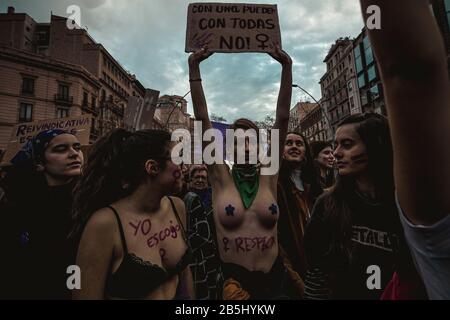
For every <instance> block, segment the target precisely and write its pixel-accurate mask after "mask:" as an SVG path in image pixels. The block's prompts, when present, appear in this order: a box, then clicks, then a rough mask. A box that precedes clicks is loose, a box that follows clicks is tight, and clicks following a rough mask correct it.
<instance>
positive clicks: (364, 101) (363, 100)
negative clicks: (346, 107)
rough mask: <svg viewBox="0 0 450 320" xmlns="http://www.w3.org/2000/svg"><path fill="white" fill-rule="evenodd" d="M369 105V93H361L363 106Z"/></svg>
mask: <svg viewBox="0 0 450 320" xmlns="http://www.w3.org/2000/svg"><path fill="white" fill-rule="evenodd" d="M367 103H368V101H367V93H366V92H363V93H361V105H363V106H365V105H366V104H367Z"/></svg>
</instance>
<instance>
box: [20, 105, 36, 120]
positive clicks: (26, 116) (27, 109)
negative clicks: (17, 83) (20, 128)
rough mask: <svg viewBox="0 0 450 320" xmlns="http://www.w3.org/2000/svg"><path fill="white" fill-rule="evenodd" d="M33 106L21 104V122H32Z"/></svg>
mask: <svg viewBox="0 0 450 320" xmlns="http://www.w3.org/2000/svg"><path fill="white" fill-rule="evenodd" d="M32 115H33V105H32V104H29V103H21V104H20V109H19V122H30V121H32Z"/></svg>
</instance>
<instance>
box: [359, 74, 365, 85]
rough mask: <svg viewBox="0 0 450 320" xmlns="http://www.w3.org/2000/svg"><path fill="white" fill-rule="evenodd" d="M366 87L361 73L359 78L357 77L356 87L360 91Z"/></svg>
mask: <svg viewBox="0 0 450 320" xmlns="http://www.w3.org/2000/svg"><path fill="white" fill-rule="evenodd" d="M365 85H366V79H365V78H364V73H362V74H361V75H360V76H359V77H358V87H359V88H360V89H361V88H362V87H364V86H365Z"/></svg>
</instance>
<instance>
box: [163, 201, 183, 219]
mask: <svg viewBox="0 0 450 320" xmlns="http://www.w3.org/2000/svg"><path fill="white" fill-rule="evenodd" d="M164 199H165V201H167V202H168V199H167V198H164ZM170 199H172V201H173V204H174V206H175V209H176V210H177V213H178V215H179V217H180V219H181V222H183V224H184V225H186V206H185V204H184V201H183V200H181V199H180V198H178V197H170ZM169 206H170V204H169ZM170 208H171V209H172V207H170Z"/></svg>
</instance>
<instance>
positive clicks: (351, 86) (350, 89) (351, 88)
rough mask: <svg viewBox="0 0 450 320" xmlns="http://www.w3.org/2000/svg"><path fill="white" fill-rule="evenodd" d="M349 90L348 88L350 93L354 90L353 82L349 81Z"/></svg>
mask: <svg viewBox="0 0 450 320" xmlns="http://www.w3.org/2000/svg"><path fill="white" fill-rule="evenodd" d="M347 88H348V91H349V92H352V90H353V85H352V82H351V81H349V82H348V83H347Z"/></svg>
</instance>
